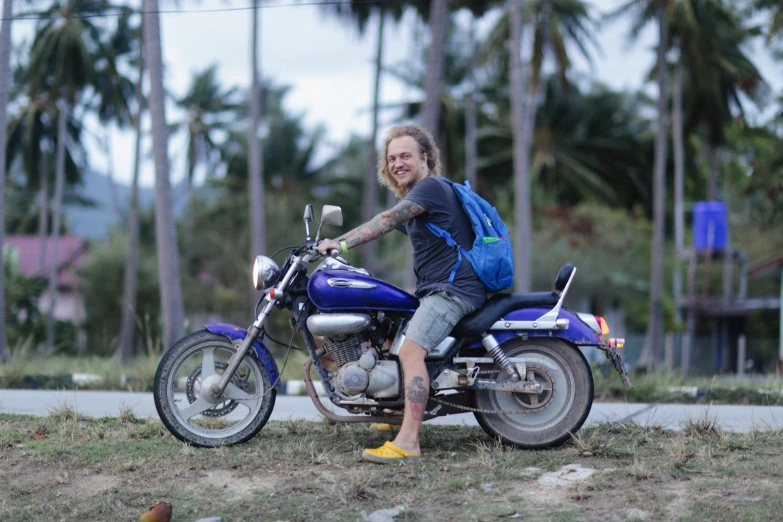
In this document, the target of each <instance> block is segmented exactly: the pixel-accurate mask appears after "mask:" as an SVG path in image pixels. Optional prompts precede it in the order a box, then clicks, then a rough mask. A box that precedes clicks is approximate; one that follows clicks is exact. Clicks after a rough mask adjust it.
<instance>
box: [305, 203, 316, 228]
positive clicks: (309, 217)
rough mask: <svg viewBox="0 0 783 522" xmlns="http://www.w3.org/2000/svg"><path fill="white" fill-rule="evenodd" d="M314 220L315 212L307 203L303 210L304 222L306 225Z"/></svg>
mask: <svg viewBox="0 0 783 522" xmlns="http://www.w3.org/2000/svg"><path fill="white" fill-rule="evenodd" d="M313 221H315V212H313V206H312V205H307V206H306V207H305V211H304V222H305V223H307V224H308V225H309V224H310V223H312V222H313Z"/></svg>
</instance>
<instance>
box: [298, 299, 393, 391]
mask: <svg viewBox="0 0 783 522" xmlns="http://www.w3.org/2000/svg"><path fill="white" fill-rule="evenodd" d="M379 319H380V320H379ZM382 323H383V319H382V318H378V317H375V318H372V317H370V316H369V315H365V314H326V313H324V314H317V315H313V316H310V317H308V318H307V327H308V329H309V330H310V332H311V333H313V334H315V335H322V336H323V337H324V345H323V346H324V350H325V351H326V353H327V354H329V356H330V357H331V358H332V360H333V361H334V362H335V363H336V364H337V365H338V366H339V368H338V370H337V371H336V372H335V373H334V374H333V375H332V378H331V379H330V380H331V382H332V385H333V386H334V388H335V390H336V391H337V393H338V395H341V396H342V397H343V398H355V397H357V396H360V395H361V394H364V395H365V396H367V397H372V398H390V397H393V398H397V397H399V396H400V376H399V375H400V371H399V364H398V363H397V361H388V360H380V361H379V360H378V351H377V350H376V349H375V348H374V347H373V346H372V345H373V344H375V343H377V344H382V342H383V341H382V338H385V336H386V335H385V334H383V333H382V332H383V331H384V330H386V329H387V328H385V327H384V325H383V324H382ZM366 341H369V343H367V342H366ZM373 341H375V343H374V342H373ZM378 341H380V342H378ZM363 343H364V345H365V346H366V348H365V351H364V353H362V344H363Z"/></svg>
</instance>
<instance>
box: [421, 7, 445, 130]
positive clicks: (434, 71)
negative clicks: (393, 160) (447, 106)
mask: <svg viewBox="0 0 783 522" xmlns="http://www.w3.org/2000/svg"><path fill="white" fill-rule="evenodd" d="M428 23H429V26H430V42H429V45H430V47H429V51H428V54H427V71H426V74H425V76H424V105H423V107H422V110H421V124H422V125H423V126H424V128H426V129H428V130H429V131H430V132H431V133H433V135H434V136H435V139H436V140H437V139H438V136H437V134H436V133H437V129H438V122H439V121H440V95H441V90H442V89H443V53H444V49H445V46H446V28H447V27H448V24H449V0H432V1H431V3H430V11H429V18H428Z"/></svg>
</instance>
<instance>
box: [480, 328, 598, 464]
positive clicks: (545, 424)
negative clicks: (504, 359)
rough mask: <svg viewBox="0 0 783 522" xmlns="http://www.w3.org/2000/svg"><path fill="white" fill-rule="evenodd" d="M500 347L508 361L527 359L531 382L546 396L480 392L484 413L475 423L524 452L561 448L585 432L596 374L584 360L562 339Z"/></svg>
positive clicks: (497, 372) (496, 370)
mask: <svg viewBox="0 0 783 522" xmlns="http://www.w3.org/2000/svg"><path fill="white" fill-rule="evenodd" d="M501 348H502V349H503V351H504V352H505V354H506V355H507V356H508V357H521V358H524V359H525V360H526V362H527V376H526V378H527V380H531V379H535V380H536V381H537V382H538V383H540V384H541V393H539V394H526V393H511V392H504V391H498V390H475V391H473V392H472V394H471V395H472V402H473V406H474V407H475V408H477V409H480V410H484V411H478V412H475V413H474V415H475V416H476V420H477V421H478V423H479V425H480V426H481V427H482V428H483V429H484V431H485V432H487V433H488V434H489V435H490V436H492V437H493V438H496V439H498V440H500V441H501V442H503V443H506V444H510V445H513V446H517V447H520V448H525V449H539V448H551V447H555V446H559V445H560V444H562V443H563V442H565V441H566V440H568V439H569V438H570V437H571V435H572V434H574V433H576V432H577V431H578V430H579V428H581V427H582V424H583V423H584V422H585V420H586V419H587V416H588V414H589V413H590V408H591V407H592V405H593V374H592V372H591V371H590V366H589V365H588V364H587V361H586V360H585V358H584V355H582V352H581V351H580V350H579V349H578V348H575V347H573V346H571V345H569V344H567V343H566V342H565V341H562V340H559V339H531V340H528V341H522V340H520V339H510V340H508V341H506V342H504V343H503V344H502V345H501ZM482 370H489V373H490V375H489V377H490V378H491V379H492V380H498V381H503V380H507V379H508V378H509V377H508V374H507V373H506V372H505V371H504V370H503V369H502V368H501V367H500V366H499V365H497V364H496V365H494V366H493V367H492V368H486V369H485V368H482ZM482 378H486V377H485V376H484V374H482ZM498 412H509V413H498Z"/></svg>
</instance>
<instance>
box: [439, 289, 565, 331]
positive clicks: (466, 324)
mask: <svg viewBox="0 0 783 522" xmlns="http://www.w3.org/2000/svg"><path fill="white" fill-rule="evenodd" d="M558 299H559V296H558V295H557V294H556V293H555V292H526V293H524V294H495V295H493V296H492V297H490V298H489V299H487V302H486V303H484V306H482V307H481V308H479V309H478V310H476V311H475V312H473V313H471V314H469V315H466V316H465V317H463V318H462V319H461V320H460V322H458V323H457V324H456V325H455V326H454V328H453V329H452V334H457V335H479V334H481V333H483V332H486V331H487V330H489V327H490V326H492V324H493V323H494V322H495V321H497V320H498V319H500V318H501V317H503V316H504V315H506V314H507V313H509V312H512V311H514V310H517V309H519V308H531V307H534V306H545V307H548V308H552V307H553V306H555V305H556V304H557V300H558Z"/></svg>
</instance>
